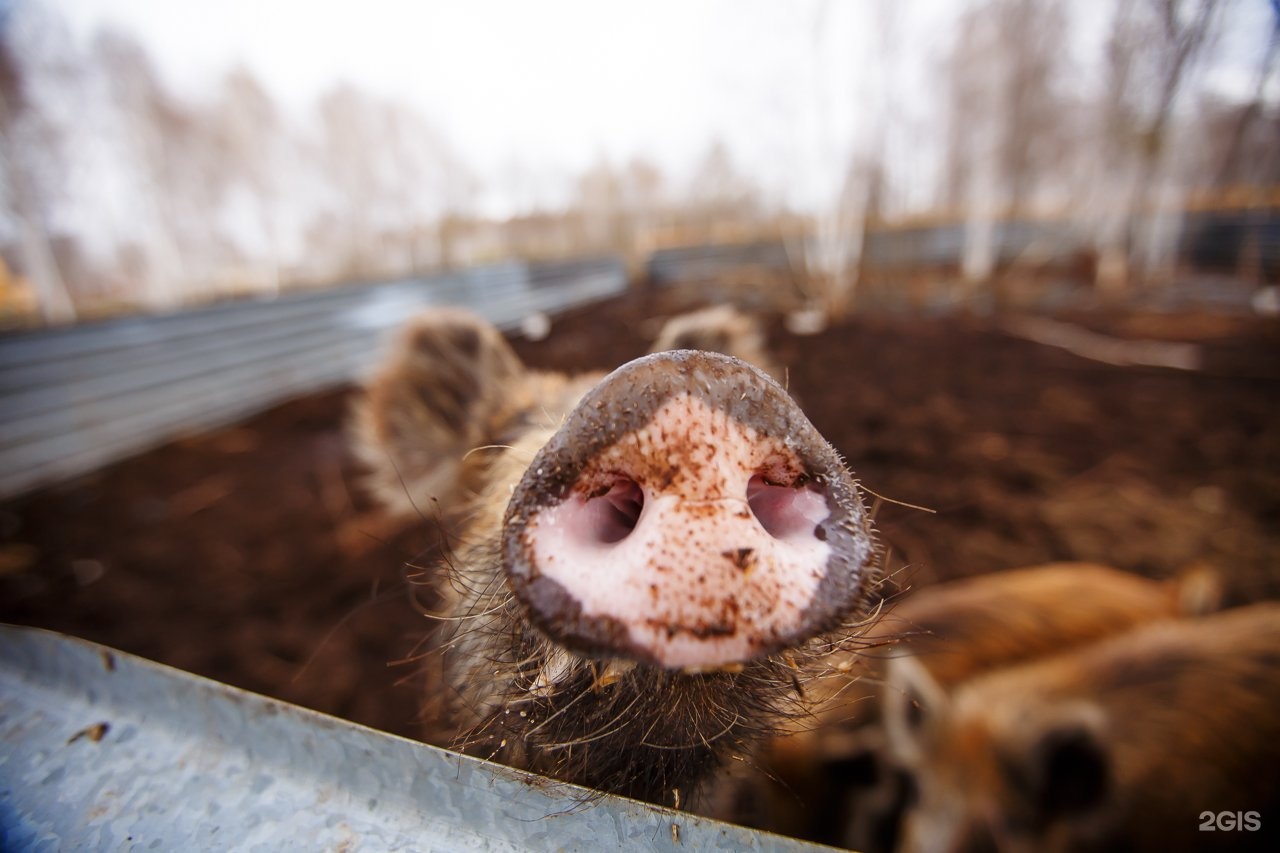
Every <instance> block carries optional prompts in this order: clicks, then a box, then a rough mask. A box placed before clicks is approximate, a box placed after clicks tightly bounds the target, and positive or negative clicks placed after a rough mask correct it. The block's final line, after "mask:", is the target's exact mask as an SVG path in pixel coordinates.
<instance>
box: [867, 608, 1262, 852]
mask: <svg viewBox="0 0 1280 853" xmlns="http://www.w3.org/2000/svg"><path fill="white" fill-rule="evenodd" d="M893 666H894V667H895V668H900V669H901V670H903V671H902V672H899V673H898V674H897V675H896V676H895V678H896V679H897V680H898V682H899V683H900V684H902V685H904V689H906V690H907V691H908V692H909V693H910V694H911V695H912V696H913V697H915V702H914V704H915V708H916V710H915V711H914V712H913V713H912V718H911V722H910V724H909V725H906V726H903V727H901V728H899V729H898V730H897V731H896V732H895V734H894V735H893V736H892V737H891V738H890V740H891V741H892V742H893V748H894V751H895V753H896V754H897V756H898V758H899V759H900V760H902V761H904V762H905V763H908V764H909V765H910V766H911V770H912V774H913V776H914V778H915V781H916V785H917V788H918V793H917V801H916V803H915V805H914V806H913V807H912V808H911V809H910V810H909V811H908V812H907V818H906V821H905V824H904V827H903V844H902V847H901V849H903V850H909V851H935V850H957V851H960V850H1001V851H1042V850H1043V851H1068V850H1082V851H1083V850H1141V851H1157V850H1159V851H1164V850H1191V849H1197V850H1275V849H1276V844H1277V841H1280V832H1277V825H1276V815H1277V814H1278V813H1280V811H1278V809H1277V806H1280V774H1278V773H1277V772H1276V770H1277V768H1278V767H1280V714H1278V713H1277V709H1280V604H1277V603H1274V602H1271V603H1263V604H1255V605H1251V606H1247V607H1242V608H1237V609H1234V610H1228V611H1224V612H1222V613H1219V614H1214V615H1211V616H1206V617H1204V618H1202V619H1192V620H1164V621H1157V622H1154V623H1152V624H1150V625H1147V626H1143V627H1140V628H1137V629H1135V630H1133V631H1129V632H1126V633H1123V634H1120V635H1118V636H1115V637H1112V638H1110V639H1107V640H1104V641H1101V642H1098V643H1095V644H1092V645H1089V646H1086V647H1084V648H1081V649H1078V650H1076V651H1072V652H1068V653H1065V654H1060V655H1054V656H1051V657H1048V658H1044V659H1042V660H1038V661H1034V662H1031V663H1028V664H1025V665H1020V666H1014V667H1009V668H1006V669H1000V670H995V671H993V672H990V673H987V674H985V675H982V676H980V677H978V678H975V679H973V680H972V681H969V682H966V683H964V684H963V685H961V686H960V687H959V688H958V689H957V690H956V691H955V692H954V693H953V694H950V695H948V694H947V693H946V692H945V691H943V690H941V689H940V688H939V687H938V685H937V684H936V683H932V680H931V678H930V676H929V674H928V672H927V670H925V669H924V668H923V667H921V666H918V665H917V664H916V663H915V662H914V661H912V660H911V659H909V658H903V659H900V660H895V661H894V662H893ZM1224 813H1226V814H1228V815H1230V816H1231V817H1232V818H1233V819H1232V820H1231V821H1228V822H1227V825H1223V824H1219V823H1217V822H1216V819H1217V817H1218V816H1219V815H1221V814H1224ZM1237 815H1239V816H1241V818H1240V819H1235V816H1237ZM1245 817H1248V818H1249V820H1245Z"/></svg>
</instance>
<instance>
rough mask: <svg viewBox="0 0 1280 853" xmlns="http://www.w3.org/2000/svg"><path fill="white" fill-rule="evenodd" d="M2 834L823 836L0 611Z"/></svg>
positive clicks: (785, 842) (519, 846)
mask: <svg viewBox="0 0 1280 853" xmlns="http://www.w3.org/2000/svg"><path fill="white" fill-rule="evenodd" d="M672 827H676V828H677V829H676V830H675V832H673V830H672ZM0 849H3V850H15V851H16V850H24V851H25V850H182V851H201V850H263V851H277V850H317V851H318V850H343V851H381V850H415V851H417V850H421V851H437V850H438V851H467V850H489V851H503V850H566V851H571V850H582V851H599V850H614V849H623V850H758V851H779V853H782V851H788V852H789V853H800V851H817V850H823V849H827V848H820V847H816V846H812V845H807V844H803V843H801V842H796V841H793V840H790V839H784V838H780V837H778V836H772V835H768V834H764V833H758V832H753V831H750V830H746V829H743V828H741V827H735V826H730V825H727V824H721V823H717V822H715V821H709V820H705V819H701V818H696V817H692V816H690V815H687V814H683V813H679V812H673V811H670V810H667V809H662V808H657V807H653V806H648V805H644V804H641V803H637V802H633V801H630V800H623V799H619V798H615V797H595V798H592V797H591V795H590V794H589V792H587V791H585V790H583V789H580V788H575V787H573V786H569V785H564V784H561V783H557V782H553V781H550V780H547V779H543V778H541V777H537V776H533V775H531V774H527V773H521V772H518V771H515V770H511V769H509V768H505V767H501V766H498V765H494V764H489V763H487V762H483V761H479V760H476V759H472V758H467V757H465V756H460V755H456V754H453V753H450V752H446V751H444V750H440V749H435V748H432V747H429V746H425V745H423V744H419V743H415V742H413V741H409V740H405V739H402V738H397V737H393V736H391V735H386V734H383V733H381V732H376V731H373V730H370V729H366V728H363V727H360V726H356V725H352V724H350V723H346V722H343V721H341V720H337V719H334V718H332V717H327V716H324V715H322V714H318V713H315V712H312V711H307V710H304V709H302V708H297V707H294V706H291V705H288V704H285V703H282V702H277V701H274V700H271V699H266V698H263V697H260V696H256V695H253V694H250V693H246V692H244V691H240V690H236V689H233V688H230V687H227V686H225V685H221V684H218V683H216V682H212V681H208V680H206V679H202V678H197V677H195V676H193V675H189V674H187V673H183V672H179V671H177V670H173V669H170V668H168V667H163V666H160V665H158V664H154V663H150V662H147V661H144V660H141V659H139V658H134V657H131V656H129V655H125V654H121V653H119V652H114V651H110V650H108V649H105V648H104V647H101V646H97V645H95V644H92V643H88V642H85V641H82V640H75V639H72V638H68V637H63V636H60V635H57V634H52V633H49V632H45V631H39V630H36V629H31V628H16V627H13V626H0Z"/></svg>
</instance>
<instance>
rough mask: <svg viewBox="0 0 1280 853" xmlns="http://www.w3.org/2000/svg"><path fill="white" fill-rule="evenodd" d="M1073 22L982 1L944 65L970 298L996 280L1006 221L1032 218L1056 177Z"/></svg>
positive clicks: (1019, 4)
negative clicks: (1048, 181) (1063, 77)
mask: <svg viewBox="0 0 1280 853" xmlns="http://www.w3.org/2000/svg"><path fill="white" fill-rule="evenodd" d="M1068 21H1069V19H1068V17H1067V16H1066V14H1065V12H1064V9H1063V7H1062V4H1061V3H1060V2H1057V0H1053V2H1037V0H986V2H983V3H981V4H979V5H977V6H974V7H973V8H971V9H969V10H968V11H967V12H966V13H965V14H964V16H963V17H962V18H961V21H960V26H959V28H958V30H957V38H956V42H955V44H954V46H953V48H952V51H951V54H950V56H949V57H948V58H947V60H946V63H945V67H946V70H947V73H948V77H949V95H948V113H947V120H948V132H947V139H948V143H949V150H948V154H947V170H946V171H947V174H946V177H945V181H946V186H947V192H946V195H947V196H948V198H949V200H950V201H951V203H952V204H954V205H956V206H957V207H959V208H960V209H962V210H963V211H964V215H965V219H966V224H965V241H964V250H963V252H962V264H961V266H962V270H963V278H964V281H965V284H966V288H965V292H964V298H966V299H971V298H972V297H973V295H974V294H975V292H976V290H975V289H976V288H977V287H979V286H980V285H982V284H984V283H986V282H988V281H990V280H991V278H992V276H993V274H994V273H995V270H996V265H997V262H998V260H999V251H1000V245H1001V226H1002V222H1004V221H1006V220H1007V219H1010V218H1017V217H1021V216H1024V215H1025V214H1026V213H1027V212H1028V210H1029V209H1030V207H1031V205H1032V203H1033V201H1034V198H1035V195H1036V193H1037V190H1038V189H1040V186H1039V184H1040V180H1041V177H1042V176H1043V175H1044V174H1046V173H1047V172H1048V171H1050V169H1049V167H1050V163H1051V158H1050V156H1049V154H1050V152H1051V150H1052V147H1053V146H1052V142H1053V140H1054V139H1055V138H1057V137H1058V136H1059V135H1060V133H1061V132H1062V125H1061V111H1062V99H1061V97H1060V96H1059V95H1058V92H1057V85H1058V78H1059V75H1060V74H1061V71H1062V68H1063V63H1064V58H1065V49H1064V44H1065V43H1066V41H1067V31H1068Z"/></svg>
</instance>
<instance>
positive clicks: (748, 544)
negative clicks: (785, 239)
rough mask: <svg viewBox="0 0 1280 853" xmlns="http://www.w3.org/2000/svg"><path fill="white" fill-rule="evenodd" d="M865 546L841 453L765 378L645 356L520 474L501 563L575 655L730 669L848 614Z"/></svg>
mask: <svg viewBox="0 0 1280 853" xmlns="http://www.w3.org/2000/svg"><path fill="white" fill-rule="evenodd" d="M873 552H874V546H873V542H872V538H871V534H870V527H869V522H868V520H867V517H866V513H865V510H864V508H863V506H862V502H861V499H860V498H859V496H858V491H857V486H856V485H855V483H854V482H853V480H852V478H851V477H850V476H849V474H848V472H847V470H846V469H845V467H844V465H843V464H842V462H841V460H840V458H839V456H838V454H837V453H836V452H835V451H834V450H833V449H832V448H831V446H830V445H829V444H827V442H826V441H825V440H824V439H823V438H822V437H821V436H820V435H819V433H818V432H817V430H816V429H815V428H814V427H813V425H812V424H811V423H810V422H809V421H808V419H807V418H805V416H804V414H803V413H802V412H801V411H800V409H799V408H798V406H797V405H796V404H795V403H794V402H793V401H792V400H791V398H790V397H789V396H788V395H787V393H786V392H785V391H784V390H783V389H782V388H781V387H780V386H778V385H777V384H776V383H775V382H774V381H773V380H772V379H770V378H769V377H768V376H767V375H766V374H764V373H763V372H762V371H760V370H758V369H756V368H754V367H752V366H750V365H748V364H746V363H745V362H742V361H739V360H737V359H734V358H731V357H729V356H723V355H718V354H714V353H708V352H695V351H675V352H664V353H657V354H654V355H650V356H646V357H644V358H641V359H638V360H636V361H633V362H631V363H629V364H627V365H624V366H623V367H621V368H619V369H618V370H616V371H614V372H613V373H612V374H610V375H609V376H607V377H606V378H605V379H604V380H602V381H601V382H600V383H599V384H598V385H597V386H596V387H595V388H594V389H593V390H592V391H591V392H590V393H588V394H587V395H586V397H584V398H583V400H582V401H581V403H579V405H578V406H577V408H575V409H574V410H573V411H572V412H571V413H570V414H569V415H568V417H567V418H566V420H565V422H564V424H563V425H562V426H561V428H560V429H559V431H558V432H557V433H556V434H555V435H554V436H553V437H552V439H551V440H550V441H549V442H548V443H547V444H546V445H545V446H544V447H543V448H542V449H541V450H540V451H539V452H538V454H537V455H536V456H535V458H534V459H533V460H532V462H530V464H529V466H528V469H527V471H526V473H525V474H524V476H523V477H522V479H521V480H520V482H519V483H518V484H517V485H516V487H515V489H514V492H513V494H512V497H511V500H510V503H509V505H508V508H507V512H506V519H505V524H504V534H503V544H502V554H503V567H504V569H505V571H506V575H507V578H508V580H509V584H510V587H511V589H512V591H513V592H514V593H515V595H516V596H517V598H518V599H519V601H520V602H521V604H522V605H523V608H524V609H525V611H526V614H527V617H528V619H529V621H530V622H532V623H533V624H534V625H535V626H536V627H537V628H538V629H539V630H540V631H542V632H543V633H545V634H546V635H547V636H548V637H549V638H550V639H552V640H553V641H554V642H557V643H559V644H560V645H563V646H565V647H566V648H569V649H571V650H573V651H575V652H577V653H579V654H581V655H583V656H586V657H592V658H598V659H612V658H623V659H628V660H633V661H637V662H641V663H647V664H651V665H656V666H660V667H664V668H667V669H672V670H685V671H699V670H714V669H723V668H731V667H732V666H734V665H737V664H742V663H746V662H748V661H751V660H754V659H756V658H760V657H763V656H766V655H769V654H771V653H775V652H778V651H782V650H784V649H787V648H791V647H794V646H797V645H799V644H801V643H803V642H804V641H806V640H808V639H810V638H811V637H814V636H816V635H818V634H821V633H823V632H826V631H829V630H831V629H833V628H835V627H837V626H838V625H839V624H841V622H842V621H844V620H846V619H847V617H848V616H849V615H850V614H852V613H854V612H856V611H859V610H860V608H861V607H862V606H863V605H864V602H865V599H866V598H867V594H868V593H867V588H868V586H869V577H868V575H869V572H868V569H867V566H868V564H869V563H870V562H871V559H872V557H873Z"/></svg>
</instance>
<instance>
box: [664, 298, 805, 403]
mask: <svg viewBox="0 0 1280 853" xmlns="http://www.w3.org/2000/svg"><path fill="white" fill-rule="evenodd" d="M676 349H696V350H703V351H706V352H718V353H725V354H727V355H732V356H734V357H736V358H740V359H742V360H743V361H745V362H747V363H748V364H753V365H755V366H756V367H758V368H760V369H761V370H763V371H764V372H765V373H768V374H769V375H770V376H772V377H773V378H774V379H775V380H777V381H778V382H781V383H782V384H783V385H784V386H785V385H786V384H787V382H786V380H787V374H786V371H785V370H784V369H783V367H782V365H780V364H778V362H777V361H776V360H775V359H774V357H773V354H772V353H771V352H770V351H769V345H768V341H767V339H766V337H765V332H764V328H763V326H762V325H761V323H760V320H759V319H758V318H757V317H756V316H755V315H754V314H744V313H743V312H741V311H739V310H738V309H737V308H735V307H733V306H732V305H728V304H725V305H714V306H711V307H709V308H702V309H700V310H698V311H692V312H689V313H687V314H679V315H677V316H675V317H672V318H671V319H669V320H667V321H666V322H665V323H664V324H663V325H662V329H661V330H660V331H659V332H658V336H657V338H655V339H654V342H653V346H652V347H651V348H650V350H649V351H650V352H663V351H665V350H676Z"/></svg>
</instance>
